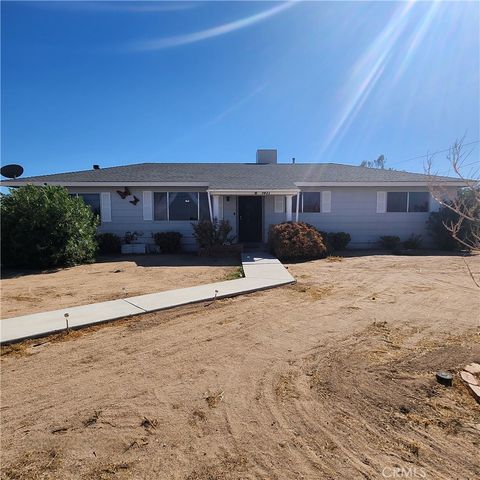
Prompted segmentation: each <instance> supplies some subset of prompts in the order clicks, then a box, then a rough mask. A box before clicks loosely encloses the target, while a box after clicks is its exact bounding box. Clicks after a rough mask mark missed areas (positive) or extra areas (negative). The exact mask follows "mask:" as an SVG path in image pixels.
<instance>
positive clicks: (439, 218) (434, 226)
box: [427, 193, 480, 251]
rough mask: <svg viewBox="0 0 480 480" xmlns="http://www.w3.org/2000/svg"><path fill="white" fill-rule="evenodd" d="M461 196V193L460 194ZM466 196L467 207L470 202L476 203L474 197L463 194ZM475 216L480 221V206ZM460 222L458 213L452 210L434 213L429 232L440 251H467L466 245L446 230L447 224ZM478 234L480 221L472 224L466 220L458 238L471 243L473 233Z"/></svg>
mask: <svg viewBox="0 0 480 480" xmlns="http://www.w3.org/2000/svg"><path fill="white" fill-rule="evenodd" d="M459 195H461V193H460V194H459ZM463 195H464V196H465V199H464V201H465V203H466V204H467V206H470V203H469V202H473V201H475V200H474V199H473V198H471V197H472V196H471V195H470V196H469V195H468V194H465V193H463ZM475 215H476V217H477V218H479V219H480V205H478V207H477V209H476V212H475ZM458 220H459V215H458V213H456V212H454V211H452V210H451V209H450V208H447V207H441V208H440V209H439V210H438V212H432V213H431V214H430V216H429V217H428V220H427V230H428V233H429V234H430V236H431V237H432V240H433V243H434V245H435V246H436V247H437V248H439V249H440V250H450V251H452V250H461V249H465V248H466V247H465V245H463V244H462V243H460V242H458V241H457V240H455V239H454V238H453V237H452V234H451V232H449V231H448V230H447V229H446V228H445V224H447V225H449V224H450V223H452V222H453V223H454V224H455V223H456V222H458ZM475 232H477V233H476V234H477V235H480V220H478V221H477V222H471V221H468V220H464V221H463V223H462V226H461V228H460V230H459V232H458V237H459V238H460V239H461V240H464V241H466V242H467V243H468V242H469V238H470V237H471V236H472V234H473V233H475Z"/></svg>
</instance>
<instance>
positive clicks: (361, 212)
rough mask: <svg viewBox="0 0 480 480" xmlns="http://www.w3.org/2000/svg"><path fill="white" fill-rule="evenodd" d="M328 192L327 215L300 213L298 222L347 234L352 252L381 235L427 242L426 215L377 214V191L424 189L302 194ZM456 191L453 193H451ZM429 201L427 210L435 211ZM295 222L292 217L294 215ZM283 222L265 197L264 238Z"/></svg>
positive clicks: (333, 189)
mask: <svg viewBox="0 0 480 480" xmlns="http://www.w3.org/2000/svg"><path fill="white" fill-rule="evenodd" d="M323 190H328V191H331V192H332V193H331V211H330V213H301V212H300V213H299V216H298V220H299V221H301V222H307V223H310V224H311V225H313V226H315V227H316V228H318V229H319V230H322V231H326V232H340V231H343V232H348V233H350V235H351V236H352V241H351V243H350V246H351V247H353V248H369V247H374V246H375V245H376V244H377V242H378V238H379V237H380V236H382V235H398V236H399V237H400V238H401V239H402V240H404V239H406V238H407V237H409V236H410V235H411V234H412V233H414V234H421V235H422V236H423V239H424V242H425V243H428V242H429V236H428V232H427V230H426V221H427V219H428V216H429V213H427V212H424V213H421V212H420V213H407V212H405V213H377V191H389V192H393V191H396V192H405V191H408V192H422V191H427V188H426V187H391V188H387V187H378V188H375V187H323V188H318V187H317V188H314V187H309V188H303V191H311V192H315V191H323ZM453 192H455V189H454V188H453V189H452V193H453ZM437 207H438V205H436V202H435V200H433V199H431V205H430V210H431V211H433V210H436V209H437ZM293 218H294V219H295V214H294V215H293ZM284 221H285V214H279V213H274V198H273V196H268V197H265V225H264V228H265V238H267V236H268V229H269V226H270V225H271V224H274V223H280V222H284Z"/></svg>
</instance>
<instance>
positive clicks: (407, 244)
mask: <svg viewBox="0 0 480 480" xmlns="http://www.w3.org/2000/svg"><path fill="white" fill-rule="evenodd" d="M422 243H423V239H422V236H421V235H414V234H413V233H412V234H411V235H410V237H408V238H407V240H405V241H404V242H403V248H406V249H407V250H416V249H417V248H421V246H422Z"/></svg>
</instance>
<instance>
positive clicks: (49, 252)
mask: <svg viewBox="0 0 480 480" xmlns="http://www.w3.org/2000/svg"><path fill="white" fill-rule="evenodd" d="M0 211H1V227H2V229H1V230H2V232H1V239H2V263H3V264H4V265H6V266H12V267H13V266H14V267H27V268H45V267H59V266H71V265H76V264H80V263H87V262H93V261H94V260H95V253H96V250H97V242H96V240H95V233H96V226H97V223H98V218H97V216H96V215H94V214H93V212H92V210H91V209H90V207H88V206H87V205H85V203H84V202H83V200H82V199H81V198H76V197H71V196H70V195H69V194H68V192H67V190H66V189H64V188H63V187H57V186H45V187H36V186H33V185H27V186H24V187H19V188H16V189H11V191H10V194H7V195H1V197H0Z"/></svg>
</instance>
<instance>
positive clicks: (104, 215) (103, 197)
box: [100, 192, 112, 223]
mask: <svg viewBox="0 0 480 480" xmlns="http://www.w3.org/2000/svg"><path fill="white" fill-rule="evenodd" d="M100 218H101V220H102V223H103V222H111V221H112V202H111V200H110V192H101V193H100Z"/></svg>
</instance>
